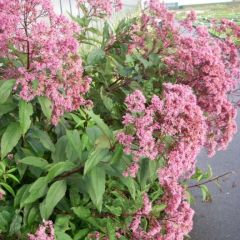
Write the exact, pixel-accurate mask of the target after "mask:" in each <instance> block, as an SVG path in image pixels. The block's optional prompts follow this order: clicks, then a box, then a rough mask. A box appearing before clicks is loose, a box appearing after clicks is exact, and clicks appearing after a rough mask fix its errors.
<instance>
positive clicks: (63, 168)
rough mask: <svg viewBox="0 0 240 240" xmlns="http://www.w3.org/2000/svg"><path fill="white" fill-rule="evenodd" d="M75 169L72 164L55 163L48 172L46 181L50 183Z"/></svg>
mask: <svg viewBox="0 0 240 240" xmlns="http://www.w3.org/2000/svg"><path fill="white" fill-rule="evenodd" d="M75 167H76V165H75V164H74V163H72V162H59V163H56V164H54V165H53V166H52V167H51V168H50V169H49V170H48V175H47V179H48V181H51V180H52V179H54V178H55V177H57V176H58V175H60V174H62V173H64V172H67V171H70V170H72V169H74V168H75Z"/></svg>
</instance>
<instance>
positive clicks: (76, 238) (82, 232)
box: [73, 228, 89, 240]
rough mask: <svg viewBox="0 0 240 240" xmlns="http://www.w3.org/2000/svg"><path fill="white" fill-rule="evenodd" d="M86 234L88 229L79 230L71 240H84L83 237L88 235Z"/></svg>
mask: <svg viewBox="0 0 240 240" xmlns="http://www.w3.org/2000/svg"><path fill="white" fill-rule="evenodd" d="M88 233H89V229H88V228H84V229H81V230H80V231H78V233H77V234H75V236H74V238H73V239H74V240H80V239H86V238H85V237H86V236H87V235H88Z"/></svg>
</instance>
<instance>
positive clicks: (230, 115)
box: [129, 0, 240, 156]
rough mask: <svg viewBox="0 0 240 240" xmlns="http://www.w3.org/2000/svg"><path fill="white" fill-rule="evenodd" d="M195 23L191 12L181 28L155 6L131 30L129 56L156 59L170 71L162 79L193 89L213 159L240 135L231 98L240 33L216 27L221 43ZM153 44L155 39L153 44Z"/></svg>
mask: <svg viewBox="0 0 240 240" xmlns="http://www.w3.org/2000/svg"><path fill="white" fill-rule="evenodd" d="M195 20H196V14H195V13H194V12H191V13H190V14H189V15H188V16H187V18H186V19H185V20H183V21H182V22H180V23H179V22H178V21H176V20H175V18H174V15H173V13H171V12H169V11H168V10H167V9H166V8H165V7H164V5H163V4H162V3H160V2H159V1H157V0H151V1H150V4H149V9H148V10H146V11H144V12H143V14H142V16H141V22H140V24H137V25H135V26H133V28H132V42H131V43H130V45H129V53H131V52H133V51H138V52H139V53H141V54H142V55H143V56H148V55H149V52H154V53H158V54H159V55H160V56H161V59H162V60H163V62H164V63H165V66H166V68H164V69H162V70H161V71H162V72H161V74H163V75H165V76H166V75H169V77H171V78H172V77H173V76H174V77H176V81H177V83H180V84H184V85H188V86H190V87H191V88H192V89H193V91H194V94H195V95H196V96H197V104H198V105H199V106H200V107H201V109H202V111H203V112H204V114H205V116H206V118H207V120H206V123H207V126H208V131H207V133H208V134H207V141H206V143H205V146H206V148H207V149H208V152H209V155H210V156H212V155H214V154H215V152H216V151H217V150H223V149H226V147H227V145H228V144H229V142H230V141H231V139H232V137H233V135H234V134H235V133H236V122H235V118H236V109H235V108H234V106H233V104H232V103H231V101H229V97H228V96H229V93H231V92H232V91H233V90H234V89H235V88H236V86H237V84H238V83H239V80H240V71H239V69H240V61H239V59H240V58H239V51H238V48H237V46H236V45H235V44H234V42H233V40H234V37H239V34H240V30H239V29H240V28H239V26H238V25H237V24H235V23H233V22H232V21H228V20H223V21H222V23H221V24H217V23H216V24H215V25H213V26H212V28H214V29H215V30H218V31H219V32H223V33H224V34H223V35H224V40H223V39H221V38H217V37H213V36H212V35H210V34H209V33H208V32H209V31H208V28H207V27H204V26H198V27H194V26H193V23H194V21H195ZM228 33H231V34H229V35H228ZM150 35H152V38H149V36H150ZM149 39H153V40H152V43H151V44H150V43H149ZM148 46H150V49H149V47H148Z"/></svg>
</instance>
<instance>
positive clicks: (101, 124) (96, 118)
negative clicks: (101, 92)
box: [86, 111, 113, 140]
mask: <svg viewBox="0 0 240 240" xmlns="http://www.w3.org/2000/svg"><path fill="white" fill-rule="evenodd" d="M86 112H87V113H88V115H89V116H90V117H91V118H92V119H93V121H94V122H95V123H96V124H97V125H98V127H99V128H100V129H101V130H102V132H103V133H104V134H105V135H106V136H107V137H108V138H109V139H110V140H113V132H112V131H111V129H110V128H109V127H108V125H107V124H106V123H104V121H103V120H102V119H101V118H100V116H98V115H96V114H94V113H93V111H86Z"/></svg>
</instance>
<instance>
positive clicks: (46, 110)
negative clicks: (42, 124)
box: [38, 96, 52, 120]
mask: <svg viewBox="0 0 240 240" xmlns="http://www.w3.org/2000/svg"><path fill="white" fill-rule="evenodd" d="M38 102H39V104H40V106H41V108H42V111H43V114H44V115H45V117H46V118H47V119H48V120H50V119H51V116H52V103H51V101H50V100H49V99H48V98H47V97H45V96H41V97H38Z"/></svg>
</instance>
